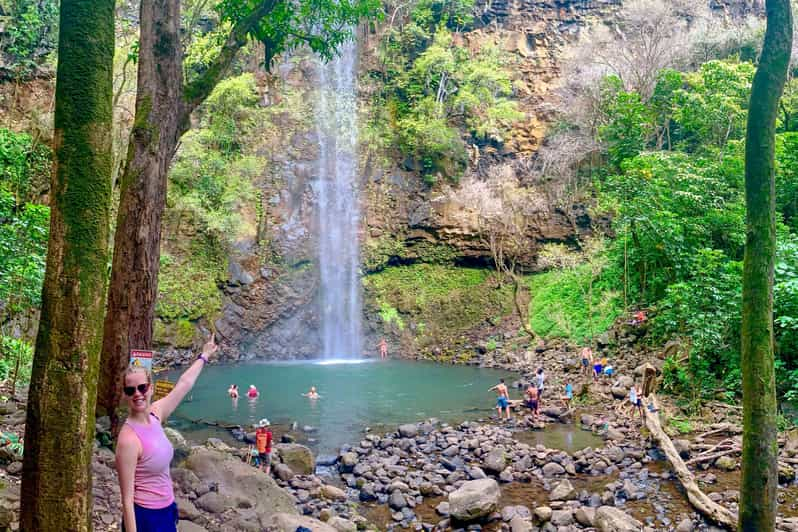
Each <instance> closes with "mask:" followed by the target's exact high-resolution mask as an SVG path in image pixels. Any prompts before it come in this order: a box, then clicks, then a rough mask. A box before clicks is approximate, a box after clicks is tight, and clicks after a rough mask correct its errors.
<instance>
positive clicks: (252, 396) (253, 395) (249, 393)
mask: <svg viewBox="0 0 798 532" xmlns="http://www.w3.org/2000/svg"><path fill="white" fill-rule="evenodd" d="M259 395H260V392H258V389H257V388H255V385H254V384H250V385H249V390H247V397H249V398H250V399H255V398H256V397H257V396H259Z"/></svg>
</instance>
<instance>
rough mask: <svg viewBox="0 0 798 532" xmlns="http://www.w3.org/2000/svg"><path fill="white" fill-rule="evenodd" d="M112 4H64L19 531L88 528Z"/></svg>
mask: <svg viewBox="0 0 798 532" xmlns="http://www.w3.org/2000/svg"><path fill="white" fill-rule="evenodd" d="M114 7H115V6H114V1H113V0H61V14H60V32H59V45H58V73H57V80H56V96H55V99H56V106H55V135H54V146H53V148H54V150H53V151H54V154H55V157H54V160H55V162H54V165H53V176H52V178H51V186H50V196H51V200H50V209H51V211H50V242H49V247H48V251H47V270H46V274H45V279H44V287H43V289H42V312H41V319H40V323H39V332H38V336H37V338H36V354H35V357H34V361H33V373H32V377H31V385H30V395H29V398H28V413H27V423H26V426H25V458H24V464H23V470H22V497H21V498H22V504H21V517H20V530H25V531H34V530H35V531H37V532H49V531H64V530H69V531H86V530H91V522H92V519H91V499H92V488H91V455H92V449H93V445H92V440H93V439H94V407H95V401H96V397H97V393H96V392H97V388H96V386H97V368H98V362H99V358H100V347H101V340H102V338H101V331H100V327H99V324H100V323H102V317H103V303H104V301H105V299H104V297H105V288H106V281H107V275H106V272H107V267H108V238H109V232H110V228H109V218H110V207H111V166H112V154H111V127H112V109H111V98H112V92H113V84H112V79H113V57H114Z"/></svg>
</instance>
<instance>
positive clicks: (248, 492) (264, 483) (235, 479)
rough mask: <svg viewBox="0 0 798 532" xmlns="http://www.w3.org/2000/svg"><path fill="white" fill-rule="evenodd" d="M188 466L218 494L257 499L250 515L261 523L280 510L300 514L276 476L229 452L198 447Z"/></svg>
mask: <svg viewBox="0 0 798 532" xmlns="http://www.w3.org/2000/svg"><path fill="white" fill-rule="evenodd" d="M185 467H186V469H188V470H190V471H192V472H193V473H194V474H195V475H196V476H197V478H198V479H199V480H200V481H202V483H203V484H205V485H208V484H213V485H215V486H216V488H217V491H218V493H224V494H225V495H226V496H228V497H229V498H230V499H231V500H239V499H242V498H247V499H250V500H251V501H253V506H252V508H250V509H248V510H247V515H248V516H249V515H251V514H254V515H256V516H257V517H258V519H259V520H260V521H261V522H264V520H267V519H269V518H271V516H272V515H274V514H276V513H296V508H295V506H294V500H293V498H292V497H291V495H290V494H289V493H288V492H286V491H285V490H283V489H282V488H280V486H278V485H277V483H276V482H275V480H274V479H273V478H271V477H270V476H269V475H267V474H265V473H264V472H262V471H260V470H257V469H254V468H253V467H252V466H250V465H247V464H245V463H244V462H242V461H241V460H239V459H237V458H233V457H232V456H230V455H228V454H225V453H221V452H218V451H213V450H210V449H207V448H204V447H195V448H194V449H192V451H191V454H190V455H189V456H188V458H187V459H186V461H185ZM205 489H207V488H205ZM211 493H215V492H211ZM195 504H197V502H195ZM294 530H296V529H294Z"/></svg>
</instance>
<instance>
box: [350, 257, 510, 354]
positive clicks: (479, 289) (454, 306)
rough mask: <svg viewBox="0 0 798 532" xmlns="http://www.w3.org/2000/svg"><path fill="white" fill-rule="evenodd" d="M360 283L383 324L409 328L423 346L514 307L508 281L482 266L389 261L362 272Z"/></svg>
mask: <svg viewBox="0 0 798 532" xmlns="http://www.w3.org/2000/svg"><path fill="white" fill-rule="evenodd" d="M363 285H364V287H365V289H366V290H367V292H369V293H370V294H371V296H372V297H373V299H374V300H375V301H376V303H377V306H378V307H379V309H380V316H381V318H382V320H383V322H384V323H392V324H395V325H396V326H397V328H398V329H400V330H403V331H411V332H412V333H413V340H414V341H415V342H417V344H418V346H419V348H421V349H422V350H423V349H424V348H426V347H428V346H431V345H440V343H442V342H449V343H457V342H459V341H461V339H462V335H463V334H464V333H465V332H466V331H468V330H469V329H471V328H472V327H475V326H478V325H480V324H483V323H488V322H489V321H490V320H491V318H492V317H493V316H497V315H499V316H504V315H507V314H509V313H510V312H512V291H511V288H510V286H509V285H506V284H505V285H498V284H497V283H496V280H495V278H494V277H493V274H492V272H490V271H489V270H486V269H476V268H461V267H457V266H452V265H443V264H422V263H417V264H413V265H409V266H390V267H387V268H385V269H383V270H381V271H380V272H378V273H374V274H371V275H368V276H366V277H365V278H364V279H363Z"/></svg>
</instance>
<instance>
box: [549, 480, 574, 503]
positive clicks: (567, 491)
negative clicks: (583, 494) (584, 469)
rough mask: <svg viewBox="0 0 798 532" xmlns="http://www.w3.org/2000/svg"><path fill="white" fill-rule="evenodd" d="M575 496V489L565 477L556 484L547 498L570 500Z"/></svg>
mask: <svg viewBox="0 0 798 532" xmlns="http://www.w3.org/2000/svg"><path fill="white" fill-rule="evenodd" d="M575 498H576V490H575V489H574V487H573V486H572V485H571V483H570V482H569V481H568V480H567V479H566V480H563V481H561V482H560V483H559V484H557V486H556V487H555V488H554V489H553V490H552V491H551V494H550V495H549V499H550V500H552V501H570V500H573V499H575Z"/></svg>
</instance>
